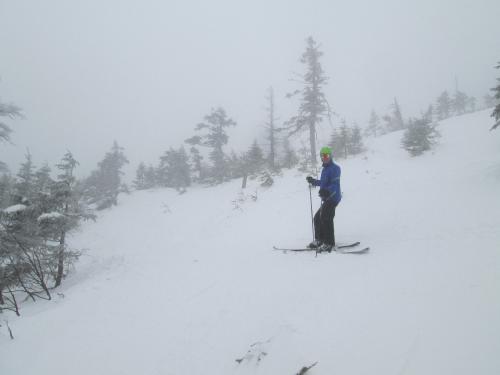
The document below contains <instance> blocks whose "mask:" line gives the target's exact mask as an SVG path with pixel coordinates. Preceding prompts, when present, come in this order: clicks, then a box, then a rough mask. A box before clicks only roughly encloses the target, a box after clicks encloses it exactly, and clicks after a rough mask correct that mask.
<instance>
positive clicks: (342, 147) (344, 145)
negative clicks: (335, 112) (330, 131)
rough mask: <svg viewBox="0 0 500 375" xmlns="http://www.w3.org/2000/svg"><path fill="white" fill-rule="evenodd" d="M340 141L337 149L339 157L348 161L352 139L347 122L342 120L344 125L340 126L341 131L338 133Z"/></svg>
mask: <svg viewBox="0 0 500 375" xmlns="http://www.w3.org/2000/svg"><path fill="white" fill-rule="evenodd" d="M338 135H339V139H338V141H337V147H338V150H339V152H338V157H344V158H345V159H347V156H348V155H349V139H350V138H351V137H350V132H349V128H348V127H347V124H346V121H345V120H342V125H341V126H340V131H339V133H338Z"/></svg>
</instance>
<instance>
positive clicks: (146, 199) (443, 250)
mask: <svg viewBox="0 0 500 375" xmlns="http://www.w3.org/2000/svg"><path fill="white" fill-rule="evenodd" d="M489 123H490V118H489V116H488V112H487V111H484V112H478V113H475V114H469V115H464V116H462V117H458V118H453V119H450V120H447V121H443V122H442V124H441V125H440V127H439V129H440V131H441V133H442V138H441V140H440V145H439V146H438V147H437V148H436V149H435V151H433V152H431V153H428V154H425V155H423V156H421V157H417V158H411V157H409V156H408V154H407V153H406V152H405V151H404V150H402V149H401V148H400V145H399V142H400V138H401V134H400V133H399V134H398V133H393V134H390V135H387V136H385V137H381V138H377V139H374V140H372V141H371V142H370V143H369V144H367V146H368V151H367V152H366V154H365V155H363V156H361V157H359V158H355V159H349V160H347V161H342V162H341V166H342V172H343V175H342V190H343V192H344V198H343V201H342V203H341V205H340V206H339V207H338V209H337V216H336V221H335V222H336V235H337V240H338V241H339V242H348V241H352V240H359V241H361V242H362V243H363V244H366V245H369V246H370V247H371V251H370V252H369V253H368V254H366V255H358V256H356V255H341V254H320V255H319V256H318V257H315V256H314V254H312V253H298V254H283V253H281V252H278V251H273V250H272V245H288V246H301V245H304V244H306V243H308V242H309V241H310V239H311V218H310V205H309V204H310V203H309V190H308V187H307V183H306V182H305V179H304V177H305V176H304V175H303V174H299V173H298V172H288V173H286V174H285V175H284V176H283V177H282V178H278V179H277V180H276V181H275V184H274V185H273V186H272V187H271V188H268V189H264V188H260V187H258V184H257V183H256V182H254V183H253V186H254V187H249V188H247V189H246V190H245V191H244V192H243V193H241V189H240V181H234V182H231V183H228V184H224V185H222V186H217V187H211V188H201V187H200V188H192V189H190V191H189V192H188V193H186V194H183V195H178V194H177V193H175V192H173V191H171V190H156V191H142V192H136V193H133V194H132V195H130V196H123V197H121V199H120V204H119V206H118V207H116V208H113V209H112V210H110V211H107V212H104V213H103V214H102V215H101V216H100V217H99V219H98V221H97V222H96V223H88V224H85V225H84V226H83V227H82V229H81V231H80V233H77V234H76V235H75V236H74V238H73V239H72V243H73V245H74V246H75V247H80V248H87V249H88V250H87V251H86V252H85V254H86V255H85V256H84V257H83V258H82V260H81V262H80V263H79V264H77V268H76V270H75V272H74V273H73V274H72V275H71V276H70V277H69V278H68V279H67V280H66V282H65V284H64V285H63V288H62V289H61V290H60V293H61V294H60V295H58V296H57V298H56V300H55V301H51V302H37V303H35V304H30V303H26V304H24V305H23V307H22V314H23V316H22V317H21V318H15V317H13V316H11V315H4V317H7V318H8V319H9V324H10V327H11V328H12V330H13V333H14V335H15V337H16V338H15V340H9V339H8V334H7V331H6V329H5V327H2V328H0V374H2V375H3V374H5V375H7V374H8V375H13V374H22V375H30V374H39V375H45V374H47V375H49V374H50V375H54V374H72V375H80V374H81V375H88V374H96V375H97V374H106V375H114V374H116V375H118V374H120V375H128V374H134V375H136V374H162V375H167V374H172V375H173V374H181V375H182V374H185V375H197V374H242V375H243V374H259V375H260V374H262V375H264V374H273V375H276V374H290V375H291V374H296V373H298V372H299V370H300V369H301V368H302V367H303V366H310V365H312V364H313V363H315V362H318V363H317V365H316V366H315V367H313V368H312V369H311V370H310V371H309V372H308V374H318V375H319V374H366V375H368V374H370V375H372V374H384V375H387V374H395V375H396V374H440V375H443V374H450V375H452V374H453V375H458V374H464V375H465V374H467V375H470V374H483V375H485V374H489V375H496V374H499V373H500V356H499V355H498V354H499V353H500V298H499V295H500V199H499V197H498V192H499V191H500V134H498V133H495V132H488V131H487V129H489ZM252 195H254V196H256V200H254V199H253V198H252ZM313 200H314V207H315V208H316V207H317V206H318V204H319V199H318V198H317V197H316V194H314V195H313ZM236 206H237V207H236ZM237 359H239V360H240V361H239V363H238V362H237V361H236V360H237Z"/></svg>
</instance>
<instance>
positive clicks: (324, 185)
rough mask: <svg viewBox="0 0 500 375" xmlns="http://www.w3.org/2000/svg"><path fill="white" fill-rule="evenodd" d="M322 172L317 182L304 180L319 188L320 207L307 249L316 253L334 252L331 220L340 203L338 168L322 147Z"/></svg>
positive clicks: (329, 151) (325, 148)
mask: <svg viewBox="0 0 500 375" xmlns="http://www.w3.org/2000/svg"><path fill="white" fill-rule="evenodd" d="M320 156H321V161H322V162H323V170H322V171H321V178H320V179H319V180H317V179H315V178H314V177H311V176H307V177H306V180H307V182H308V183H309V184H311V185H313V186H319V196H320V197H321V207H320V208H319V210H318V211H317V212H316V214H315V215H314V237H315V239H314V241H313V242H311V243H310V244H309V245H308V247H309V248H311V249H318V251H320V252H322V251H328V252H330V251H332V249H333V250H335V230H334V226H333V218H334V217H335V208H336V207H337V205H338V204H339V203H340V200H341V198H342V193H341V191H340V167H339V166H338V165H337V164H335V163H334V162H333V160H332V149H331V148H330V147H323V148H322V149H321V150H320Z"/></svg>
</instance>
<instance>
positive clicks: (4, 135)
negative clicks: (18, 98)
mask: <svg viewBox="0 0 500 375" xmlns="http://www.w3.org/2000/svg"><path fill="white" fill-rule="evenodd" d="M19 116H21V109H20V108H19V107H17V106H15V105H13V104H4V103H2V102H0V117H10V118H13V117H19ZM11 132H12V129H11V128H10V126H8V125H7V124H5V123H4V122H2V121H0V142H9V141H10V133H11Z"/></svg>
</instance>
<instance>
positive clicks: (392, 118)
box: [382, 98, 405, 132]
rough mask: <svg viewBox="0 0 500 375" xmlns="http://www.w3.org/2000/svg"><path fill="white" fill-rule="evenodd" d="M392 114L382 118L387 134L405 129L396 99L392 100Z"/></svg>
mask: <svg viewBox="0 0 500 375" xmlns="http://www.w3.org/2000/svg"><path fill="white" fill-rule="evenodd" d="M391 108H392V113H391V114H390V115H385V116H383V117H382V118H383V119H384V121H385V128H386V129H387V131H388V132H394V131H397V130H401V129H404V128H405V123H404V120H403V115H402V114H401V107H400V106H399V103H398V101H397V99H396V98H394V103H392V104H391Z"/></svg>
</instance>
